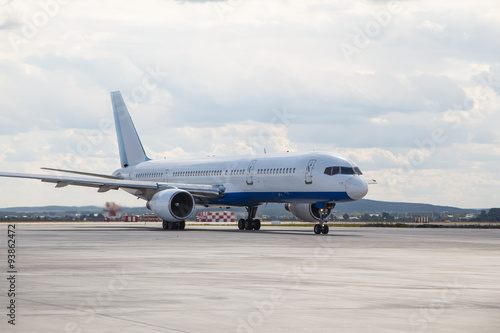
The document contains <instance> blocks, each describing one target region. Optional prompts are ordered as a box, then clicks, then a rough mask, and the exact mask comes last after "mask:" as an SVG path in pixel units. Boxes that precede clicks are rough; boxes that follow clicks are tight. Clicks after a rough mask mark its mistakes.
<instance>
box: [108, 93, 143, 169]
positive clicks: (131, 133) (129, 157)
mask: <svg viewBox="0 0 500 333" xmlns="http://www.w3.org/2000/svg"><path fill="white" fill-rule="evenodd" d="M111 103H112V104H113V114H114V116H115V126H116V136H117V139H118V148H119V150H120V162H121V166H122V167H123V168H126V167H128V166H129V165H133V164H137V163H139V162H144V161H147V160H149V158H148V157H147V156H146V152H145V151H144V147H143V146H142V143H141V139H139V135H138V134H137V131H136V129H135V126H134V123H133V122H132V118H131V117H130V114H129V112H128V109H127V106H126V105H125V102H124V100H123V97H122V94H121V93H120V92H119V91H113V92H111Z"/></svg>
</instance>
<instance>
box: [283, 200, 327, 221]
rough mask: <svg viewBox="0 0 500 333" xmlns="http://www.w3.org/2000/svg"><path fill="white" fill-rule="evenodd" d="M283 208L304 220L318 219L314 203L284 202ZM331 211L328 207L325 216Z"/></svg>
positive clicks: (318, 215)
mask: <svg viewBox="0 0 500 333" xmlns="http://www.w3.org/2000/svg"><path fill="white" fill-rule="evenodd" d="M285 209H286V210H287V211H289V212H290V213H292V214H293V215H294V216H295V217H296V218H298V219H299V220H302V221H304V222H316V221H319V220H320V212H319V209H318V207H316V205H315V204H307V203H287V204H285ZM331 211H332V210H331V209H330V208H328V209H327V210H326V212H325V217H326V216H328V215H330V213H331ZM326 213H328V214H326Z"/></svg>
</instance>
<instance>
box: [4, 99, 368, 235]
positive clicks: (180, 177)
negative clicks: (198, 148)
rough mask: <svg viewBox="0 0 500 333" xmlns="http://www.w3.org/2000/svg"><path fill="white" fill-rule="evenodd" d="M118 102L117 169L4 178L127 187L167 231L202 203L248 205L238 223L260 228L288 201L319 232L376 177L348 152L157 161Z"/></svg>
mask: <svg viewBox="0 0 500 333" xmlns="http://www.w3.org/2000/svg"><path fill="white" fill-rule="evenodd" d="M111 102H112V107H113V114H114V120H115V127H116V134H117V139H118V148H119V153H120V164H121V167H120V168H119V169H117V170H115V171H114V172H113V173H112V174H111V175H109V174H100V173H90V172H84V171H73V170H64V169H55V168H42V169H44V170H51V171H57V172H64V173H68V174H71V176H67V175H65V176H52V175H43V174H23V173H7V172H0V176H1V177H14V178H30V179H38V180H41V181H42V182H48V183H55V184H56V186H55V187H56V188H62V187H65V186H68V185H76V186H86V187H94V188H97V189H98V192H101V193H102V192H107V191H110V190H118V189H122V190H125V191H126V192H128V193H130V194H132V195H134V196H136V197H138V198H140V199H144V200H145V201H146V207H147V208H148V209H150V210H151V211H152V212H153V213H155V214H156V215H157V216H158V217H159V218H161V219H162V220H163V223H162V227H163V229H167V230H183V229H184V228H185V225H186V224H185V220H186V218H188V217H189V216H190V215H191V214H192V213H193V212H194V210H195V207H196V206H197V205H198V206H205V207H210V206H217V207H228V208H229V207H245V208H246V210H247V213H248V216H247V218H246V219H240V220H239V221H238V229H240V230H259V229H260V227H261V221H260V220H259V219H256V218H255V217H256V214H257V209H258V207H259V206H260V205H262V204H266V203H283V204H285V208H286V209H287V210H288V211H290V212H291V213H292V214H293V215H294V216H295V217H297V218H298V219H300V220H303V221H307V222H318V223H317V224H315V225H314V229H313V230H314V233H315V234H327V233H328V232H329V227H328V224H327V222H326V219H327V218H328V216H329V215H330V214H331V212H332V210H333V209H334V207H335V205H336V204H337V203H343V202H351V201H355V200H359V199H361V198H363V197H364V196H365V195H366V194H367V193H368V184H375V183H376V181H375V180H369V181H367V180H366V179H365V177H364V176H363V174H362V172H361V170H360V169H359V168H358V167H357V166H356V164H354V162H353V161H351V160H350V159H349V158H347V157H344V156H341V155H337V154H333V153H330V152H308V153H288V152H287V153H282V154H264V155H261V156H257V155H256V156H246V157H241V156H240V157H209V158H202V159H172V160H170V159H169V160H151V159H150V158H148V156H147V155H146V152H145V150H144V147H143V145H142V143H141V140H140V138H139V135H138V133H137V131H136V128H135V125H134V123H133V121H132V118H131V116H130V113H129V111H128V109H127V106H126V104H125V102H124V100H123V97H122V95H121V93H120V92H119V91H114V92H111ZM73 175H77V176H73ZM81 176H85V177H81Z"/></svg>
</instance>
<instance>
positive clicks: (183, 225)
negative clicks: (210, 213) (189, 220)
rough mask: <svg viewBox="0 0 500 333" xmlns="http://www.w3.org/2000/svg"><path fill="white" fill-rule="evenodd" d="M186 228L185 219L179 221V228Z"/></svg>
mask: <svg viewBox="0 0 500 333" xmlns="http://www.w3.org/2000/svg"><path fill="white" fill-rule="evenodd" d="M185 228H186V221H181V222H179V230H184V229H185Z"/></svg>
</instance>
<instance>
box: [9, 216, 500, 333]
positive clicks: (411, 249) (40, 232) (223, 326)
mask: <svg viewBox="0 0 500 333" xmlns="http://www.w3.org/2000/svg"><path fill="white" fill-rule="evenodd" d="M8 239H9V238H8V231H7V224H1V225H0V267H1V272H2V276H3V278H2V279H1V281H0V308H1V309H3V310H0V314H1V316H0V332H30V333H31V332H52V333H55V332H245V333H246V332H286V333H288V332H367V333H368V332H370V333H372V332H441V333H442V332H454V333H455V332H483V333H486V332H491V333H493V332H495V333H497V332H500V286H499V282H500V230H470V229H391V228H364V227H363V228H332V229H331V230H330V233H329V234H328V235H315V234H313V232H312V228H303V227H276V226H272V227H271V226H264V227H263V228H262V229H261V230H260V231H239V230H237V229H236V227H212V226H210V227H201V226H189V225H188V226H187V227H186V230H184V231H164V230H162V229H161V227H160V224H159V223H148V224H144V223H141V222H140V223H40V224H25V223H17V224H16V233H15V241H16V243H15V244H16V245H15V246H16V247H15V251H16V253H15V255H16V262H15V270H16V271H17V273H15V274H14V275H15V281H14V288H15V297H14V298H12V297H9V296H8V290H9V288H11V287H12V284H11V281H9V280H8V278H9V277H10V275H12V274H9V273H7V271H8V270H9V268H8V261H7V258H8V257H7V255H8V243H7V241H8ZM12 299H14V300H15V306H16V307H15V324H16V325H15V326H14V325H11V324H9V323H8V320H9V317H8V314H9V311H10V310H9V309H7V307H8V306H9V304H10V303H9V302H10V301H11V300H12Z"/></svg>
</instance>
